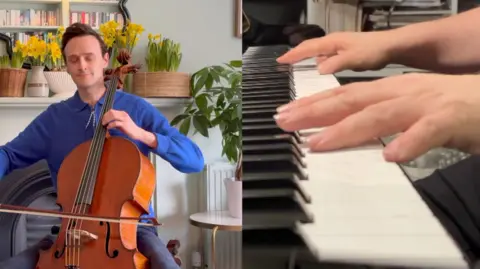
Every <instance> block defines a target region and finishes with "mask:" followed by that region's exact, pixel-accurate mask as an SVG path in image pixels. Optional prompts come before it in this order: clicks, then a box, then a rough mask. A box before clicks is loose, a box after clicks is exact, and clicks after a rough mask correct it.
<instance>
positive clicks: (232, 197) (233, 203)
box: [224, 178, 243, 218]
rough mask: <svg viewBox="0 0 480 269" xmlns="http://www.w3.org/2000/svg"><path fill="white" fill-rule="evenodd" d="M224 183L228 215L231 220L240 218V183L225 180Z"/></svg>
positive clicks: (230, 179) (232, 179) (231, 179)
mask: <svg viewBox="0 0 480 269" xmlns="http://www.w3.org/2000/svg"><path fill="white" fill-rule="evenodd" d="M224 182H225V188H226V190H227V208H228V213H229V214H230V216H231V217H233V218H242V198H243V197H242V181H237V180H234V178H226V179H224Z"/></svg>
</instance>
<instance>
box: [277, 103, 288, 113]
mask: <svg viewBox="0 0 480 269" xmlns="http://www.w3.org/2000/svg"><path fill="white" fill-rule="evenodd" d="M288 108H289V105H281V106H279V107H277V112H278V113H281V112H285V111H287V110H288Z"/></svg>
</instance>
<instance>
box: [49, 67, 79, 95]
mask: <svg viewBox="0 0 480 269" xmlns="http://www.w3.org/2000/svg"><path fill="white" fill-rule="evenodd" d="M44 74H45V78H46V79H47V82H48V87H49V88H50V90H51V91H52V92H53V93H54V95H53V96H52V97H61V98H63V97H65V98H67V97H70V96H73V95H74V94H75V91H76V90H77V85H75V82H73V79H72V76H70V74H69V73H67V72H66V71H48V72H44Z"/></svg>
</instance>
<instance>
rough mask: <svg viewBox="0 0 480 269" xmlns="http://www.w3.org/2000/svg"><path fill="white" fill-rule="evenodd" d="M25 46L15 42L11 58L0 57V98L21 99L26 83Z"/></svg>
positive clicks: (6, 56)
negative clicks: (24, 66) (24, 67)
mask: <svg viewBox="0 0 480 269" xmlns="http://www.w3.org/2000/svg"><path fill="white" fill-rule="evenodd" d="M27 52H28V51H27V46H26V45H24V44H22V43H21V42H20V41H19V40H17V41H16V42H15V47H14V48H13V52H12V58H11V59H10V57H9V56H8V55H5V56H1V57H0V97H23V96H24V91H25V83H26V81H27V72H28V70H27V69H23V68H22V66H23V63H24V62H25V60H26V58H27Z"/></svg>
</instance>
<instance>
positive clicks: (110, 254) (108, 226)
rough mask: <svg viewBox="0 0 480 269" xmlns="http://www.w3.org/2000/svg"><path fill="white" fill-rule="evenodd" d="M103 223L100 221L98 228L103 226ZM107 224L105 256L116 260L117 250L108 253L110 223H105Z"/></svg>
mask: <svg viewBox="0 0 480 269" xmlns="http://www.w3.org/2000/svg"><path fill="white" fill-rule="evenodd" d="M103 224H104V222H103V221H100V226H103ZM106 224H107V235H106V238H105V239H106V240H105V241H106V242H105V253H107V256H108V257H109V258H112V259H113V258H116V257H118V250H117V249H114V250H113V252H112V253H110V223H109V222H106Z"/></svg>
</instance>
